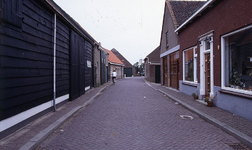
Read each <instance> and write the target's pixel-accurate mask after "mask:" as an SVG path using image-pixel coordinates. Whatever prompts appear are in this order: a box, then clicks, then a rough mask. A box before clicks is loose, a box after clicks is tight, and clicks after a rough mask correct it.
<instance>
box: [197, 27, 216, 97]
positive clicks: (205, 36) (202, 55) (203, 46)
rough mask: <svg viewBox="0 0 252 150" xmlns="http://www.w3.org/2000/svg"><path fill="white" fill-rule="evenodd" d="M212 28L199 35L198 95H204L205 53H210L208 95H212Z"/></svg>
mask: <svg viewBox="0 0 252 150" xmlns="http://www.w3.org/2000/svg"><path fill="white" fill-rule="evenodd" d="M213 32H214V31H213V30H212V31H209V32H207V33H205V34H203V35H201V36H199V41H200V49H199V51H200V54H199V55H200V62H199V64H200V95H206V91H205V72H204V70H205V54H207V53H209V54H210V60H211V61H210V85H211V86H210V97H213V96H214V68H213V62H214V61H213V60H214V59H213V57H214V56H213ZM206 39H208V40H209V41H208V42H209V43H210V49H206V42H207V41H206Z"/></svg>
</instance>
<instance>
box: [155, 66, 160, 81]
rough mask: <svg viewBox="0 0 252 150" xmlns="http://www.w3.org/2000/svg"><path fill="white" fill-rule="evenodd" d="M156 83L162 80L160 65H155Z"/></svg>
mask: <svg viewBox="0 0 252 150" xmlns="http://www.w3.org/2000/svg"><path fill="white" fill-rule="evenodd" d="M155 83H161V82H160V65H155Z"/></svg>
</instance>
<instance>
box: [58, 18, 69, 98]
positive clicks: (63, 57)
mask: <svg viewBox="0 0 252 150" xmlns="http://www.w3.org/2000/svg"><path fill="white" fill-rule="evenodd" d="M56 25H57V35H56V37H57V40H56V44H57V46H56V50H57V51H56V97H60V96H63V95H66V94H69V92H70V65H69V63H70V62H69V59H70V57H69V55H70V53H69V51H70V46H69V43H70V42H69V40H70V29H69V27H68V26H66V25H65V24H64V23H63V22H62V21H60V20H59V19H57V23H56Z"/></svg>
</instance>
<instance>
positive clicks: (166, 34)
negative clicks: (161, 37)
mask: <svg viewBox="0 0 252 150" xmlns="http://www.w3.org/2000/svg"><path fill="white" fill-rule="evenodd" d="M168 33H169V31H166V32H165V37H166V47H169V38H168Z"/></svg>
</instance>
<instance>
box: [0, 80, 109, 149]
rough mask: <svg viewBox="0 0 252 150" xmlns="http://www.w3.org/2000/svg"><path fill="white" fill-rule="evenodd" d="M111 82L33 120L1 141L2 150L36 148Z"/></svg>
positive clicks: (0, 147)
mask: <svg viewBox="0 0 252 150" xmlns="http://www.w3.org/2000/svg"><path fill="white" fill-rule="evenodd" d="M110 85H111V82H108V83H105V84H104V85H102V86H100V87H97V88H93V89H91V90H89V91H87V92H86V93H85V94H84V95H82V96H81V97H79V98H77V99H75V100H74V101H68V102H66V103H65V104H64V105H63V106H61V107H59V108H57V111H56V112H50V113H48V114H46V115H45V116H42V117H41V118H39V119H37V120H35V121H33V122H31V123H30V124H28V125H26V126H25V127H23V128H21V129H20V130H18V131H16V132H15V133H13V134H11V135H9V136H8V137H5V138H4V139H2V140H1V141H0V149H1V150H17V149H20V150H30V149H35V148H36V147H37V146H38V144H40V142H42V141H43V140H44V139H45V138H46V137H47V136H49V135H50V134H51V133H52V132H54V130H55V129H56V128H58V127H59V126H60V125H62V124H63V123H64V122H65V121H67V120H68V119H69V118H70V117H71V116H73V115H75V114H76V113H77V112H78V111H79V110H80V109H82V108H84V107H86V106H87V105H89V104H90V103H91V102H92V101H93V100H94V99H95V97H97V96H99V95H100V94H101V93H102V91H103V90H104V89H106V88H107V87H108V86H110Z"/></svg>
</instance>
